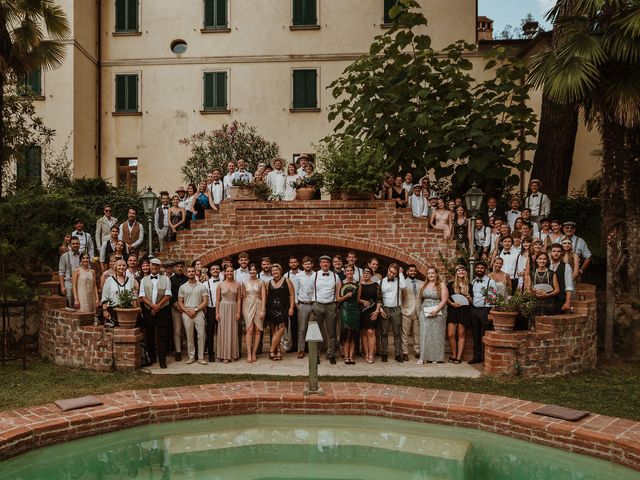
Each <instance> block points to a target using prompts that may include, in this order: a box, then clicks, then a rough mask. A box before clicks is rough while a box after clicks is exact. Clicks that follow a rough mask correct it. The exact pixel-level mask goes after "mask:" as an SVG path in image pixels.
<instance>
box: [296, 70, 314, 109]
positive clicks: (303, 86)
mask: <svg viewBox="0 0 640 480" xmlns="http://www.w3.org/2000/svg"><path fill="white" fill-rule="evenodd" d="M292 76H293V101H292V108H291V110H292V111H296V110H302V111H310V110H311V111H319V110H320V109H319V108H318V70H317V69H315V68H313V69H300V70H293V74H292Z"/></svg>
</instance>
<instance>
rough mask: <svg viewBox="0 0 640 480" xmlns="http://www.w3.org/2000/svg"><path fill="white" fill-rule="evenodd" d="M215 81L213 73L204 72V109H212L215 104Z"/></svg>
mask: <svg viewBox="0 0 640 480" xmlns="http://www.w3.org/2000/svg"><path fill="white" fill-rule="evenodd" d="M214 81H215V78H214V76H213V73H211V72H207V73H205V74H204V109H205V110H211V109H213V106H214V96H215V90H214V85H213V84H214Z"/></svg>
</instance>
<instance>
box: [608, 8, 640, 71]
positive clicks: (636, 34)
mask: <svg viewBox="0 0 640 480" xmlns="http://www.w3.org/2000/svg"><path fill="white" fill-rule="evenodd" d="M603 43H604V45H605V47H606V48H607V50H608V51H609V52H610V55H611V57H612V58H614V59H615V60H618V61H621V62H627V61H628V62H631V63H638V62H639V61H640V3H638V4H636V5H634V6H628V7H627V8H625V9H623V11H622V12H620V13H618V14H616V15H615V16H614V18H613V20H612V21H611V24H610V25H609V28H607V29H606V30H605V32H604V41H603Z"/></svg>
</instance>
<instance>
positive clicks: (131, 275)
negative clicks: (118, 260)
mask: <svg viewBox="0 0 640 480" xmlns="http://www.w3.org/2000/svg"><path fill="white" fill-rule="evenodd" d="M124 274H125V276H126V277H127V278H129V279H130V280H135V279H136V274H135V273H133V272H131V271H129V269H128V268H127V269H126V270H125V272H124Z"/></svg>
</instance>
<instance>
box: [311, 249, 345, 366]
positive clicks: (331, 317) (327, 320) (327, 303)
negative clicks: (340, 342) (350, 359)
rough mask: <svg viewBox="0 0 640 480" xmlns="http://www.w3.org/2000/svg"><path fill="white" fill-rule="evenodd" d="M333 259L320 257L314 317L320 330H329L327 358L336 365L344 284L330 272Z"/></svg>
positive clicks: (314, 300)
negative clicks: (337, 333)
mask: <svg viewBox="0 0 640 480" xmlns="http://www.w3.org/2000/svg"><path fill="white" fill-rule="evenodd" d="M329 267H331V257H330V256H328V255H322V256H321V257H320V270H319V271H317V272H315V274H314V281H313V309H312V311H313V315H314V316H315V318H316V322H318V326H319V327H320V330H323V327H326V329H327V337H328V339H327V357H328V358H329V362H330V363H331V365H335V364H336V328H337V324H338V304H337V299H338V294H339V293H340V288H341V287H342V282H341V281H340V278H339V277H338V275H336V273H335V272H331V271H330V270H329Z"/></svg>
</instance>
